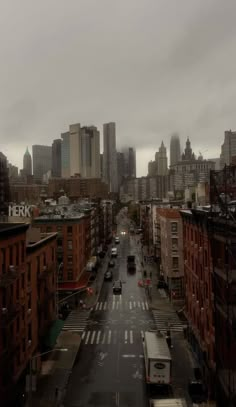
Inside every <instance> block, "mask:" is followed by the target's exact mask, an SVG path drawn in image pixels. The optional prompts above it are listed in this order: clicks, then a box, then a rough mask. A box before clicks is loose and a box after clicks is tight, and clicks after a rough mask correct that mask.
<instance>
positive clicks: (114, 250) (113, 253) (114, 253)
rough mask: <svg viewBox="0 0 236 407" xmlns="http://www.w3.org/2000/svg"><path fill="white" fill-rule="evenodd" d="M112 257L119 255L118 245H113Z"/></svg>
mask: <svg viewBox="0 0 236 407" xmlns="http://www.w3.org/2000/svg"><path fill="white" fill-rule="evenodd" d="M111 257H117V248H116V247H112V249H111Z"/></svg>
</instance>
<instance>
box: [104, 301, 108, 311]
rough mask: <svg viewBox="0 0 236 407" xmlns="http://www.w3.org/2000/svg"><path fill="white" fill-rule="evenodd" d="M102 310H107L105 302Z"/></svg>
mask: <svg viewBox="0 0 236 407" xmlns="http://www.w3.org/2000/svg"><path fill="white" fill-rule="evenodd" d="M103 309H104V311H105V310H106V309H107V302H105V304H104V307H103Z"/></svg>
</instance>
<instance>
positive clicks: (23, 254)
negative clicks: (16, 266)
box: [21, 241, 25, 261]
mask: <svg viewBox="0 0 236 407" xmlns="http://www.w3.org/2000/svg"><path fill="white" fill-rule="evenodd" d="M21 261H25V242H24V241H22V242H21Z"/></svg>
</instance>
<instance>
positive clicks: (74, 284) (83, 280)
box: [59, 271, 93, 291]
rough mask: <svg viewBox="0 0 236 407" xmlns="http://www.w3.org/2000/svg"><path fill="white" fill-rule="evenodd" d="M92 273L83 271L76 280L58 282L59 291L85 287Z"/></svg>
mask: <svg viewBox="0 0 236 407" xmlns="http://www.w3.org/2000/svg"><path fill="white" fill-rule="evenodd" d="M92 275H93V273H89V272H88V271H85V272H83V274H82V275H81V276H80V278H79V280H78V281H71V282H67V283H60V284H59V290H60V291H64V290H66V291H73V290H82V289H84V288H86V287H87V285H88V282H89V279H90V277H91V276H92Z"/></svg>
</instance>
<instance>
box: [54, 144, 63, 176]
mask: <svg viewBox="0 0 236 407" xmlns="http://www.w3.org/2000/svg"><path fill="white" fill-rule="evenodd" d="M52 177H61V139H57V140H53V143H52Z"/></svg>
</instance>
